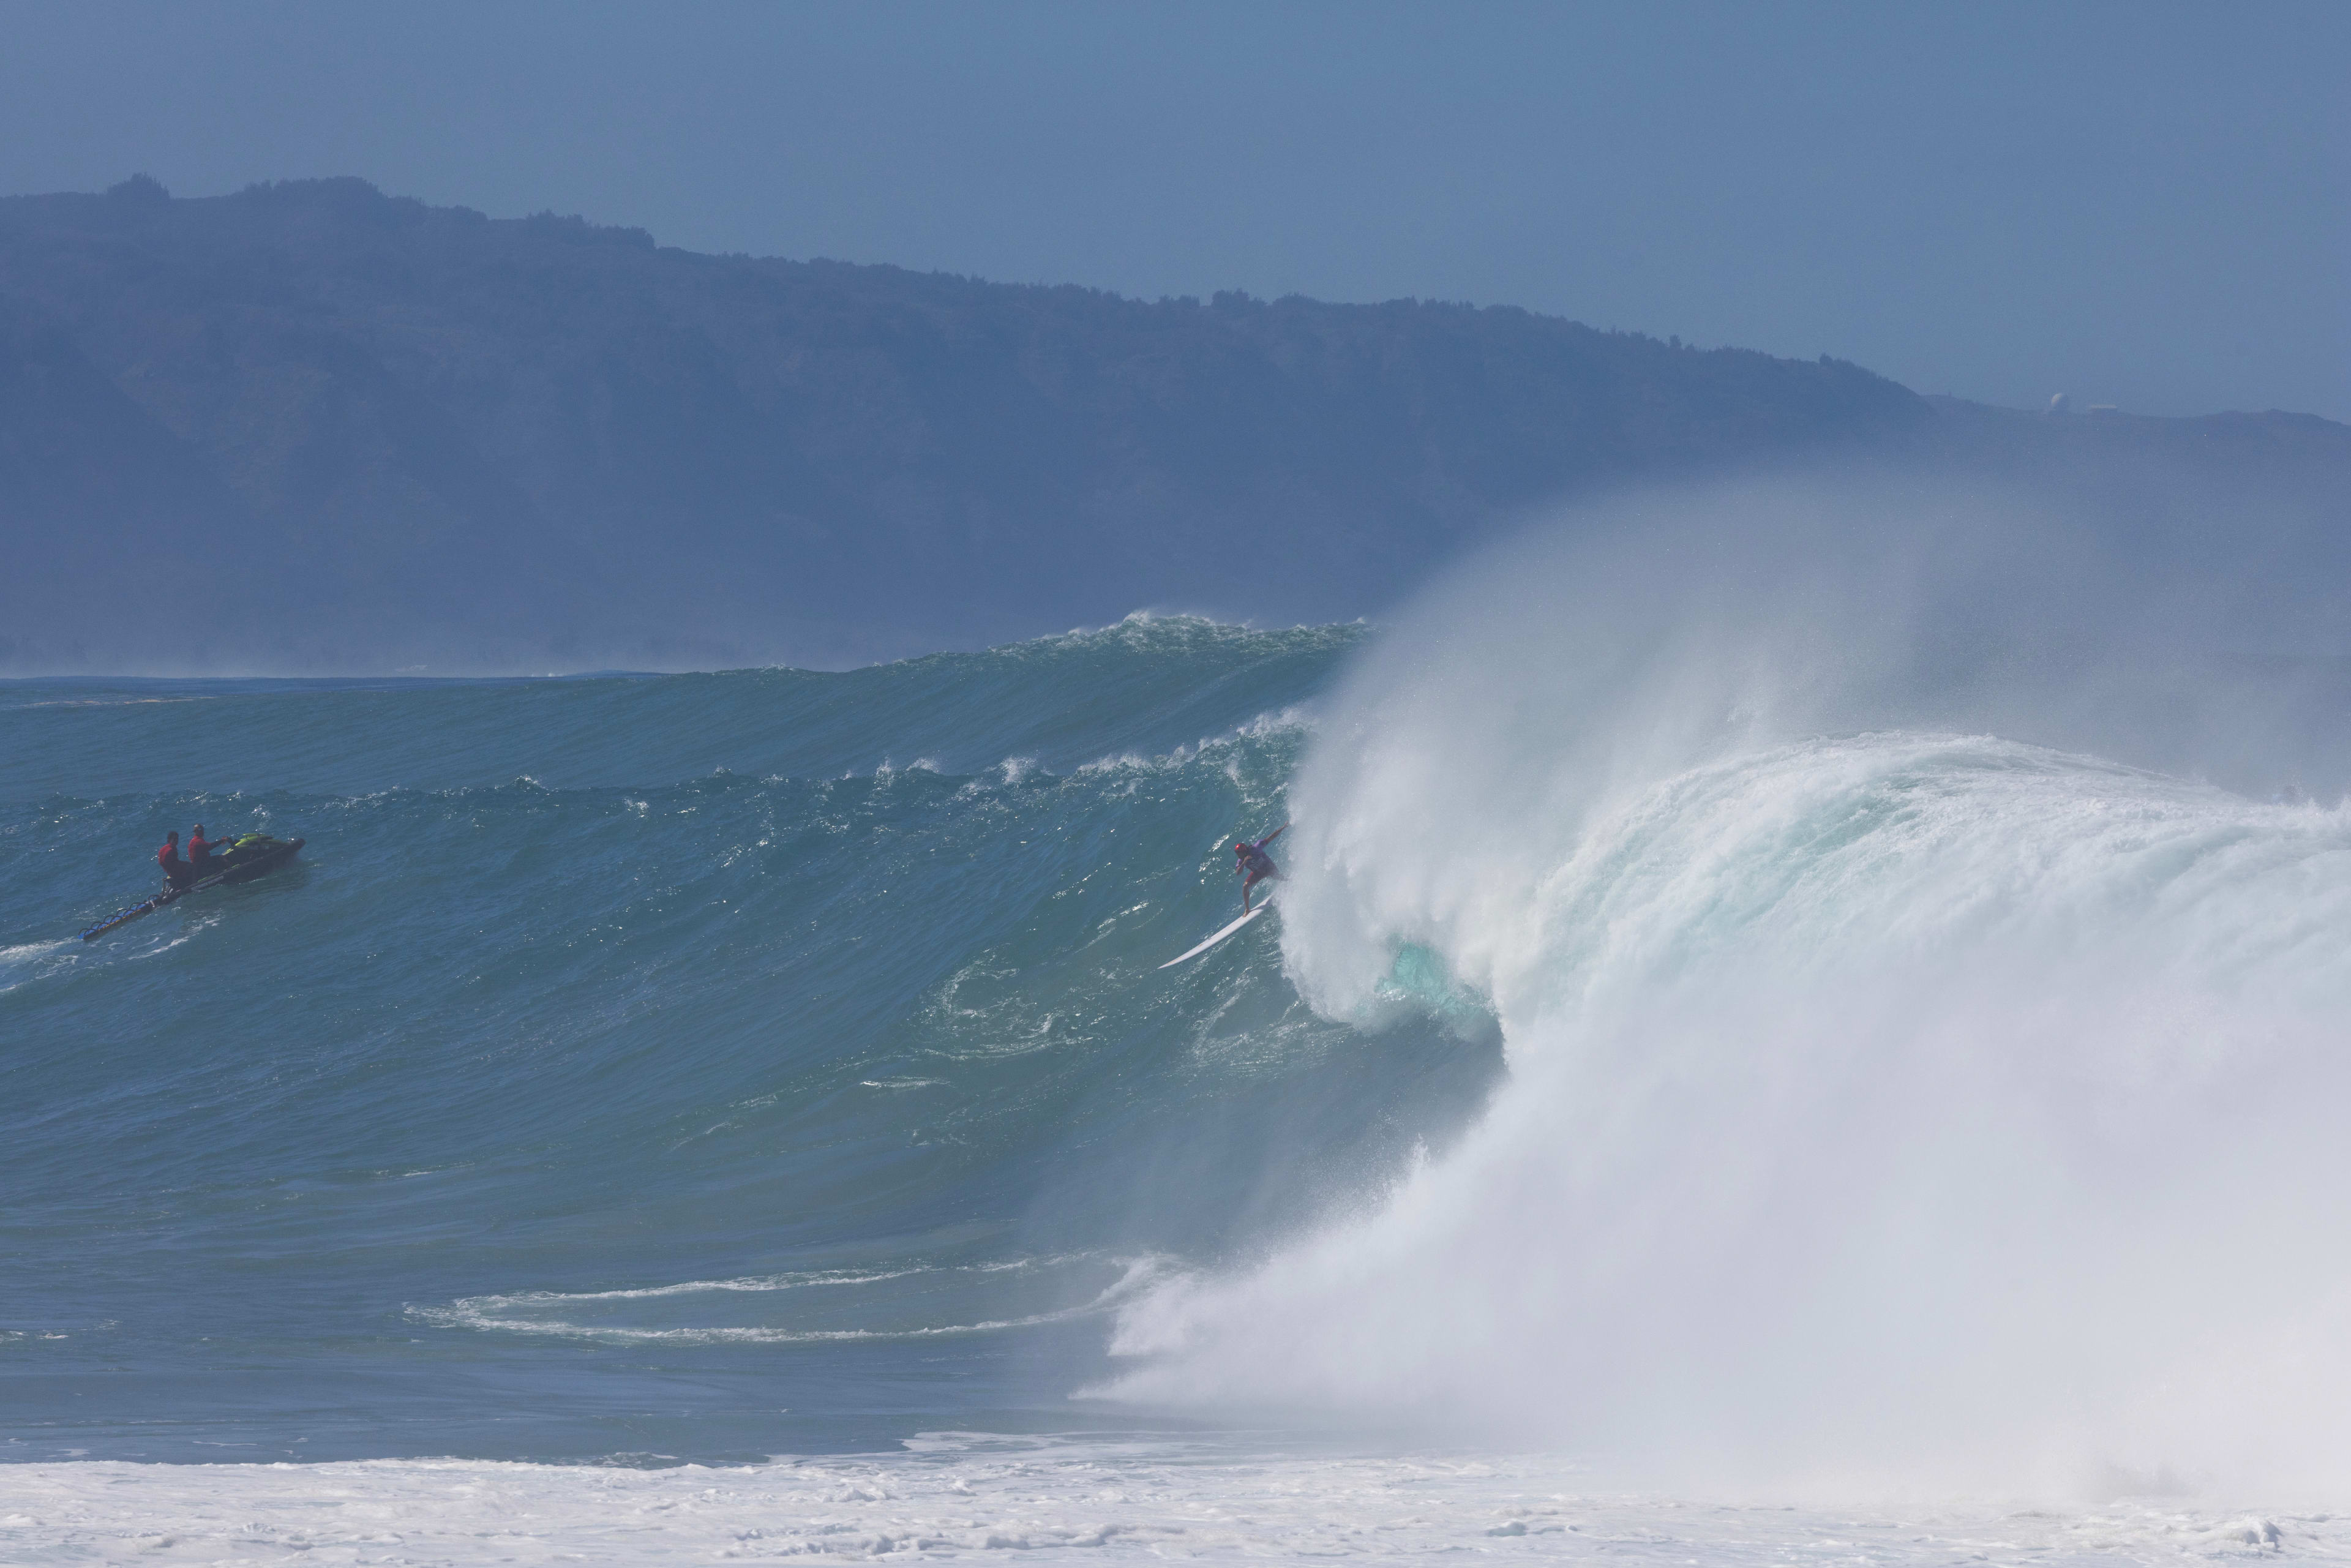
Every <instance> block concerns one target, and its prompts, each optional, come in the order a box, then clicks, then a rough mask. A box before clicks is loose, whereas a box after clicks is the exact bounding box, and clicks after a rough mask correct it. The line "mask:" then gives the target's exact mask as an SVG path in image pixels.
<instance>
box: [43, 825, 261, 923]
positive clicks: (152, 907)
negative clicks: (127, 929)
mask: <svg viewBox="0 0 2351 1568" xmlns="http://www.w3.org/2000/svg"><path fill="white" fill-rule="evenodd" d="M304 842H305V841H304V840H301V839H278V838H272V837H271V836H270V835H269V834H267V833H243V834H240V835H238V836H237V837H236V838H235V839H232V840H230V841H229V843H228V847H227V848H225V849H224V850H222V851H221V852H219V853H218V854H215V855H214V856H213V857H212V859H211V860H209V861H207V862H205V865H204V875H203V876H201V877H198V878H197V879H196V880H194V881H193V882H185V883H180V884H179V885H178V886H176V887H167V888H165V889H164V890H163V891H162V892H161V893H159V894H156V895H155V896H154V897H152V898H151V899H149V900H148V901H147V902H146V903H144V904H132V905H131V907H130V908H128V909H124V910H120V911H117V912H116V913H115V914H113V915H108V916H107V917H106V918H105V919H103V920H101V921H99V923H98V924H97V925H93V926H91V927H90V928H89V930H87V931H85V932H83V933H82V934H81V939H82V940H83V941H85V942H88V941H89V940H91V939H92V938H94V937H99V936H105V935H106V934H107V933H108V932H110V931H111V930H113V929H114V928H115V927H116V926H118V925H129V924H130V923H131V922H132V921H134V920H136V919H138V918H139V917H140V916H141V915H152V914H154V913H155V911H157V910H159V909H161V908H162V907H163V906H164V905H165V904H177V903H178V902H179V901H180V900H182V899H183V898H185V897H187V896H188V894H192V893H202V892H204V890H205V889H206V888H212V887H218V886H220V885H221V884H222V883H229V882H251V881H252V880H253V879H254V878H255V877H256V876H267V875H268V874H269V873H271V872H273V871H276V870H277V868H278V867H279V866H282V865H284V864H285V863H286V862H288V861H290V860H292V859H293V858H294V857H295V856H296V855H298V854H300V853H301V852H302V845H303V843H304Z"/></svg>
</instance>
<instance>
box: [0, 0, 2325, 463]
mask: <svg viewBox="0 0 2351 1568" xmlns="http://www.w3.org/2000/svg"><path fill="white" fill-rule="evenodd" d="M0 28H5V38H6V40H7V44H6V47H5V48H0V191H5V192H8V193H23V192H37V191H53V190H72V189H80V190H93V189H99V188H102V187H103V186H105V185H108V184H110V183H113V182H115V181H117V180H119V179H120V178H122V177H123V176H124V175H125V174H128V173H130V172H132V171H134V170H144V171H146V172H152V173H153V174H154V175H155V176H157V177H158V178H160V179H162V181H163V182H164V183H166V184H167V185H169V186H171V187H172V190H173V191H174V192H176V193H180V194H183V195H201V194H209V193H220V192H225V191H231V190H235V189H236V188H237V187H239V186H242V185H244V184H246V183H250V182H253V181H256V180H266V179H284V178H294V177H303V176H310V175H321V174H340V173H355V174H360V175H363V176H365V177H366V178H368V179H371V180H373V181H374V182H376V183H378V184H380V185H381V186H382V187H384V188H385V189H386V190H388V191H392V192H395V193H402V194H410V195H416V196H422V197H423V198H425V199H427V200H429V201H433V202H438V203H458V204H464V205H467V206H472V207H477V208H480V209H481V210H483V211H485V212H488V213H491V214H496V215H502V216H503V215H511V214H522V213H528V212H536V211H540V210H545V209H552V210H555V211H558V212H565V213H579V214H584V215H586V216H588V217H590V218H593V219H596V220H599V221H601V222H609V223H620V224H630V225H640V226H643V227H644V228H647V229H650V230H652V231H653V234H654V235H655V236H656V237H657V238H658V239H660V240H661V241H662V242H663V243H664V244H668V245H679V246H687V247H689V248H693V249H697V250H713V251H747V252H752V253H756V254H761V255H781V256H837V257H841V258H843V259H848V260H856V261H890V262H896V263H899V264H901V265H904V266H908V267H920V268H939V269H944V270H948V271H955V272H963V273H969V274H973V275H976V276H978V277H991V278H1000V279H1006V280H1014V281H1041V282H1075V283H1084V284H1091V285H1095V286H1098V287H1105V288H1111V289H1115V290H1117V291H1119V292H1122V293H1128V294H1139V295H1144V296H1157V295H1162V294H1199V295H1206V294H1208V293H1211V292H1213V291H1215V290H1217V289H1219V288H1243V289H1247V290H1248V291H1249V292H1250V293H1253V294H1259V295H1280V294H1285V293H1291V292H1297V293H1304V294H1311V295H1313V296H1316V297H1318V298H1326V299H1348V300H1368V299H1382V298H1395V297H1396V296H1401V295H1416V296H1420V297H1423V298H1445V299H1467V300H1473V301H1477V302H1479V303H1507V304H1518V305H1524V306H1527V307H1529V308H1534V309H1538V310H1542V311H1546V312H1551V313H1555V314H1559V315H1563V316H1569V317H1573V318H1574V319H1579V320H1584V321H1589V322H1592V323H1593V324H1594V325H1597V326H1604V327H1608V326H1614V327H1624V328H1630V329H1641V330H1645V331H1648V332H1652V333H1655V334H1656V335H1658V336H1660V337H1663V336H1666V335H1668V334H1677V335H1679V336H1680V337H1682V338H1684V339H1687V340H1694V341H1697V342H1699V343H1704V344H1709V345H1710V344H1717V343H1735V344H1740V345H1744V346H1749V347H1753V348H1760V349H1765V350H1771V351H1773V352H1777V353H1784V354H1794V355H1802V356H1811V355H1813V354H1818V353H1823V352H1826V353H1831V354H1834V355H1836V356H1838V357H1840V358H1844V359H1850V360H1855V361H1859V362H1861V363H1863V364H1865V365H1868V366H1870V367H1872V368H1873V369H1876V370H1879V371H1884V372H1886V374H1888V375H1891V376H1894V377H1895V378H1896V379H1897V380H1900V381H1902V382H1906V383H1907V384H1909V385H1911V386H1914V387H1917V388H1918V389H1919V390H1921V391H1925V392H1956V393H1959V394H1960V395H1962V396H1967V397H1973V398H1980V399H1983V400H1986V401H1989V402H2001V403H2009V404H2017V405H2038V404H2041V403H2043V402H2046V400H2047V399H2048V397H2049V395H2050V394H2051V393H2052V392H2057V391H2064V392H2070V393H2071V394H2072V395H2073V396H2074V399H2075V401H2076V402H2113V403H2116V404H2119V405H2121V406H2123V407H2125V408H2127V409H2131V410H2135V411H2138V412H2143V413H2203V412H2208V411H2210V410H2215V409H2222V408H2269V407H2282V408H2289V409H2297V410H2303V411H2306V412H2313V413H2325V414H2328V415H2330V416H2332V417H2335V418H2351V287H2346V285H2351V106H2347V102H2351V90H2346V83H2351V5H2342V4H2331V5H2306V4H2289V3H2273V4H2262V5H2256V4H2237V5H2205V6H2179V5H2162V4H2137V5H2097V4H2083V5H2045V4H2044V5H2009V4H1980V3H1979V4H1966V5H1959V4H1951V5H1931V6H1930V5H1901V4H1878V5H1799V4H1790V5H1745V6H1731V5H1667V4H1649V5H1511V4H1504V3H1499V0H1492V3H1487V4H1480V5H1452V6H1443V7H1438V6H1383V5H1368V4H1359V5H1305V4H1301V5H1208V4H1191V5H1111V4H1092V5H1064V4H1011V3H1006V4H994V5H981V4H967V5H913V4H904V5H891V4H875V5H856V6H851V5H783V4H768V5H725V4H710V5H695V6H691V7H682V6H671V5H611V4H596V3H593V0H580V3H577V4H571V5H537V4H520V3H513V4H502V5H432V4H406V5H400V6H397V7H374V6H360V5H253V4H213V5H202V6H196V5H185V6H161V5H157V6H146V5H87V4H78V5H74V6H70V7H66V6H55V5H29V4H18V3H16V0H0Z"/></svg>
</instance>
